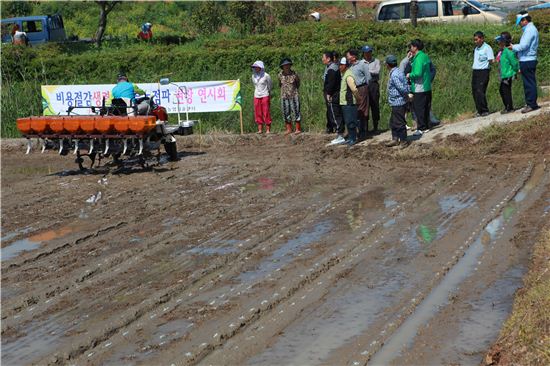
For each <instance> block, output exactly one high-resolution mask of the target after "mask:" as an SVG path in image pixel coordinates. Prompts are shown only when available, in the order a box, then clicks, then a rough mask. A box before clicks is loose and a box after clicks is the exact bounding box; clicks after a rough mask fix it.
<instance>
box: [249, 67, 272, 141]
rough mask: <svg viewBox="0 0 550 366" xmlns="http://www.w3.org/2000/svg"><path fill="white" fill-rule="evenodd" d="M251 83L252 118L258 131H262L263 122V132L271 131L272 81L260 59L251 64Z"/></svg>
mask: <svg viewBox="0 0 550 366" xmlns="http://www.w3.org/2000/svg"><path fill="white" fill-rule="evenodd" d="M251 67H252V70H253V72H252V84H254V120H255V122H256V124H257V125H258V133H262V128H263V125H264V124H265V132H266V133H270V132H271V112H270V105H271V90H272V89H273V82H272V81H271V76H269V74H268V73H267V72H265V66H264V63H263V62H262V61H259V60H258V61H256V62H254V63H253V64H252V66H251Z"/></svg>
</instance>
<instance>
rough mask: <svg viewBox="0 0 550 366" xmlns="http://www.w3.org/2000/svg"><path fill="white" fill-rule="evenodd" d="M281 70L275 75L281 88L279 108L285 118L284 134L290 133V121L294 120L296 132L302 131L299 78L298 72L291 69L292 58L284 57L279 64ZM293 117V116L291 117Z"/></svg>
mask: <svg viewBox="0 0 550 366" xmlns="http://www.w3.org/2000/svg"><path fill="white" fill-rule="evenodd" d="M279 66H280V67H281V68H282V70H281V72H279V74H278V75H277V76H278V78H279V87H280V88H281V108H282V110H283V118H284V120H285V126H286V132H285V135H288V134H290V133H292V121H293V120H294V121H295V122H296V131H295V133H296V134H299V133H301V132H302V130H301V126H300V123H301V121H302V116H301V115H300V98H299V96H298V89H299V88H300V78H299V77H298V74H296V72H294V70H292V69H291V66H292V60H291V59H289V58H284V59H283V60H282V61H281V64H280V65H279ZM293 117H294V118H293Z"/></svg>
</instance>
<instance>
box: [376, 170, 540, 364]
mask: <svg viewBox="0 0 550 366" xmlns="http://www.w3.org/2000/svg"><path fill="white" fill-rule="evenodd" d="M535 170H536V169H535ZM541 177H542V175H541V174H536V172H535V173H533V175H532V177H531V179H530V180H529V181H528V182H527V183H526V184H525V186H524V187H523V188H522V189H521V190H520V191H519V192H518V193H517V194H516V195H515V196H514V197H513V198H512V200H511V201H510V203H509V204H508V205H507V206H506V207H503V208H502V211H501V213H500V215H499V216H498V217H496V218H495V219H493V220H491V221H490V222H489V223H488V224H487V225H486V226H485V227H484V229H483V231H482V232H481V233H480V234H479V235H478V237H477V239H476V240H475V241H474V242H473V243H472V244H471V245H470V247H469V248H468V249H467V250H466V253H465V254H464V256H463V257H462V258H460V260H459V261H458V262H457V263H456V264H455V265H454V266H453V267H452V268H451V269H450V270H449V272H448V273H447V274H446V275H445V277H444V278H443V279H442V280H441V282H440V283H439V284H438V285H437V286H436V287H435V288H434V289H433V290H432V291H431V292H430V294H429V295H428V296H427V297H426V298H425V299H424V300H423V301H422V303H420V304H419V305H418V306H417V308H416V309H415V311H414V313H413V314H412V315H411V316H410V317H409V318H408V319H407V320H406V321H405V322H404V323H403V324H402V325H401V326H400V327H399V328H398V329H397V330H396V332H395V333H394V334H393V335H392V337H390V338H389V339H388V340H387V341H386V342H385V343H384V346H383V347H382V348H381V349H380V350H379V351H378V352H377V353H376V354H375V355H374V358H373V359H372V360H370V362H369V364H373V365H381V364H389V363H391V361H392V360H394V359H396V358H397V357H398V356H399V355H401V352H402V351H403V350H404V349H407V348H409V347H410V346H411V344H412V343H413V341H414V338H415V336H416V334H417V332H418V329H419V328H420V327H421V326H422V325H424V324H426V323H427V322H428V321H429V320H430V319H431V318H432V317H433V316H434V315H435V314H436V313H437V312H438V311H439V309H441V308H442V307H444V306H446V305H448V304H449V298H450V297H451V295H452V294H453V293H454V292H455V291H456V290H457V287H458V286H459V285H460V284H461V283H462V282H463V281H464V280H465V279H466V278H468V277H469V276H470V275H471V274H472V273H474V271H475V270H476V269H477V266H478V258H479V257H480V256H481V255H482V254H483V252H484V251H485V248H486V247H487V246H488V245H489V244H491V243H493V242H494V241H495V240H496V239H497V238H499V234H500V233H501V232H502V230H504V228H505V227H506V226H507V224H508V223H509V221H510V219H511V218H512V216H513V215H514V213H515V212H517V209H518V207H517V204H518V203H519V202H522V201H524V200H525V198H526V197H527V193H529V191H530V190H531V189H532V188H533V187H535V186H536V185H537V184H538V183H539V182H540V178H541ZM525 192H527V193H525ZM453 207H456V206H453ZM509 207H510V208H509ZM521 271H522V269H513V270H512V271H511V272H508V275H506V276H505V277H504V278H502V279H501V280H499V281H500V282H499V281H497V283H496V284H495V285H494V286H493V287H491V289H489V290H488V291H489V292H487V293H486V294H485V297H486V299H485V298H482V299H481V300H480V301H481V302H480V303H479V304H477V306H478V307H484V306H486V304H485V302H490V304H491V307H492V304H493V303H495V301H497V302H499V303H500V304H501V306H500V308H499V311H501V312H502V313H504V312H505V310H506V309H509V308H508V306H511V301H512V298H513V292H514V291H515V289H516V288H517V287H518V286H520V285H521V273H520V272H521ZM516 277H518V278H519V279H517V278H516ZM510 281H511V282H510ZM510 283H513V284H512V285H510ZM499 285H502V286H509V287H510V288H509V289H503V288H501V287H500V288H499ZM497 298H498V299H500V300H495V299H497ZM473 306H474V308H475V304H474V305H473ZM506 314H508V312H507V311H506ZM506 314H504V315H502V314H500V313H499V314H497V313H495V314H493V315H494V316H489V315H487V316H486V321H484V323H483V324H484V326H486V327H488V328H491V327H493V328H495V327H500V326H501V324H502V319H504V318H505V317H506ZM472 319H474V320H472V322H470V323H468V321H466V323H465V325H464V326H463V329H462V331H463V332H464V334H467V335H468V341H467V342H468V343H467V344H476V345H477V344H481V343H483V342H489V343H490V340H489V341H488V340H487V334H488V333H489V331H487V332H485V331H483V332H479V336H478V333H476V332H477V331H478V330H475V328H476V327H477V325H475V324H474V322H475V320H477V321H479V320H480V319H484V317H483V316H482V315H472ZM490 332H491V335H494V334H498V331H495V332H493V330H492V329H491V331H490ZM464 339H465V338H464ZM467 344H466V341H465V340H464V341H463V342H462V343H460V342H459V346H461V347H462V346H464V347H467ZM483 349H486V348H485V347H484V348H483ZM476 363H477V362H476Z"/></svg>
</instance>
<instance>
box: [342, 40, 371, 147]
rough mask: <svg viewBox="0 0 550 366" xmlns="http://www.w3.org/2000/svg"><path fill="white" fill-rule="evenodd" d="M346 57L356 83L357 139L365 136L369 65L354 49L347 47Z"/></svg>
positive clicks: (367, 117) (367, 118)
mask: <svg viewBox="0 0 550 366" xmlns="http://www.w3.org/2000/svg"><path fill="white" fill-rule="evenodd" d="M346 58H347V61H348V64H349V65H350V67H349V68H350V69H351V72H352V73H353V77H354V80H355V84H356V85H357V90H358V96H357V117H358V119H359V136H358V137H359V139H360V140H363V139H365V138H366V137H367V130H368V123H369V87H368V84H369V81H370V71H369V65H368V64H367V62H366V61H365V60H364V59H361V60H359V52H357V50H355V49H349V50H348V51H347V52H346Z"/></svg>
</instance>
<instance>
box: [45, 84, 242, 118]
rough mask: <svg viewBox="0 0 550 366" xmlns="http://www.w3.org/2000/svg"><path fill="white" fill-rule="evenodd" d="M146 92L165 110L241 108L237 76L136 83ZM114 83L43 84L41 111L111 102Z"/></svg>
mask: <svg viewBox="0 0 550 366" xmlns="http://www.w3.org/2000/svg"><path fill="white" fill-rule="evenodd" d="M135 84H136V85H137V86H138V87H140V88H141V89H143V91H145V94H146V96H148V97H151V98H153V99H154V101H155V103H157V104H160V105H162V106H163V107H165V108H166V110H167V111H168V113H177V112H178V109H179V111H180V112H186V111H187V112H189V113H193V112H229V111H240V110H241V94H240V90H241V83H240V81H239V80H228V81H197V82H175V83H170V84H169V85H160V84H158V83H148V84H140V83H135ZM114 87H115V85H114V84H95V85H43V86H42V108H43V111H44V115H46V116H48V115H58V114H66V113H67V110H68V109H69V107H71V106H75V107H100V106H101V105H102V103H103V98H105V103H106V104H107V105H109V104H110V102H111V98H112V95H111V90H112V89H113V88H114ZM73 113H74V114H92V110H91V109H87V108H84V109H80V108H78V109H75V110H73Z"/></svg>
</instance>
